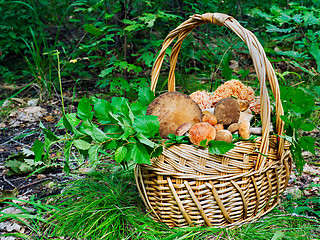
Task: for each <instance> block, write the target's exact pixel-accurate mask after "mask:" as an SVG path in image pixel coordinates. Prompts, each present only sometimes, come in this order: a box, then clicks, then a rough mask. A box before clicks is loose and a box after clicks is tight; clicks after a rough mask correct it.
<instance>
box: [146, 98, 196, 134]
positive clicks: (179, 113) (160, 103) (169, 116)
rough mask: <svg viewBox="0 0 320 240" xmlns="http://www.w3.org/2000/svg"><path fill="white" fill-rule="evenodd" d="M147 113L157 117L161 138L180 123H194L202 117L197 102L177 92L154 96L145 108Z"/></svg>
mask: <svg viewBox="0 0 320 240" xmlns="http://www.w3.org/2000/svg"><path fill="white" fill-rule="evenodd" d="M147 115H155V116H157V117H158V120H159V122H160V129H159V133H160V136H161V137H162V138H166V137H167V136H168V134H170V133H175V131H176V129H177V128H178V127H179V126H180V125H182V124H184V123H191V124H195V123H198V122H200V120H201V118H202V112H201V109H200V107H199V106H198V104H197V103H196V102H195V101H193V100H192V99H191V98H190V97H189V96H188V95H185V94H182V93H179V92H167V93H164V94H161V95H160V96H158V97H157V98H155V99H154V100H153V101H152V102H151V103H150V105H149V106H148V108H147Z"/></svg>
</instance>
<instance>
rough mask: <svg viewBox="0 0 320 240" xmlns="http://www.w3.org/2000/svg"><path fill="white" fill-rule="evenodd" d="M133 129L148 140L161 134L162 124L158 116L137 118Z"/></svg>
mask: <svg viewBox="0 0 320 240" xmlns="http://www.w3.org/2000/svg"><path fill="white" fill-rule="evenodd" d="M133 127H134V129H135V130H136V131H137V132H141V133H142V134H143V135H145V136H146V137H147V138H151V137H153V136H154V135H155V134H156V133H158V132H159V128H160V124H159V121H158V117H157V116H153V115H145V116H136V118H135V120H134V122H133Z"/></svg>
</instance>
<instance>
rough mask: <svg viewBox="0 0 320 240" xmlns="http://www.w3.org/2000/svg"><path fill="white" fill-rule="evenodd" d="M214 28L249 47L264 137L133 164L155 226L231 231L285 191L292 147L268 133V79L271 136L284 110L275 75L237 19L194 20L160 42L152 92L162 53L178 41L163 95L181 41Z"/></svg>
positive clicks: (171, 83) (176, 150)
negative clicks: (221, 149)
mask: <svg viewBox="0 0 320 240" xmlns="http://www.w3.org/2000/svg"><path fill="white" fill-rule="evenodd" d="M206 23H214V24H217V25H219V26H226V27H228V28H229V29H231V30H232V31H234V32H235V33H236V34H237V35H238V36H239V37H240V38H241V39H242V40H243V41H244V42H245V43H246V44H247V46H248V48H249V51H250V55H251V57H252V59H253V63H254V67H255V70H256V72H257V75H258V78H259V81H260V90H261V91H260V101H261V121H262V129H263V130H262V137H258V138H257V139H256V140H255V142H251V141H240V142H237V143H236V147H235V148H233V149H232V150H230V151H229V152H227V153H226V154H223V155H212V154H210V153H209V152H208V150H207V149H201V148H196V147H195V146H193V145H186V144H180V145H173V146H171V147H169V148H165V149H164V151H163V153H162V155H161V156H160V157H158V158H154V159H152V161H151V162H152V164H151V165H136V167H135V178H136V183H137V186H138V190H139V192H140V195H141V197H142V199H143V201H144V203H145V205H146V207H147V210H148V211H149V212H150V214H151V215H152V217H153V218H154V219H155V220H156V221H161V222H164V223H166V224H167V225H168V226H171V227H174V226H179V227H184V226H199V225H207V226H219V227H222V226H225V227H234V226H238V225H241V224H243V223H246V222H249V221H252V220H254V219H257V218H259V217H261V216H262V215H264V214H266V213H267V212H269V211H270V210H272V209H273V208H274V207H275V206H276V204H277V203H278V202H279V197H280V195H281V194H282V193H283V191H284V190H285V188H286V186H287V184H288V180H289V176H290V172H291V165H292V164H291V163H292V159H291V155H290V150H289V147H290V144H289V143H288V142H285V141H284V140H283V139H282V138H279V137H276V136H275V135H274V136H269V129H270V112H271V110H270V100H269V96H268V91H267V87H266V78H267V79H268V80H269V83H270V87H271V90H272V92H273V95H274V97H275V105H276V131H277V134H278V135H281V134H282V132H283V122H282V121H281V119H280V115H283V108H282V105H281V101H280V92H279V86H278V81H277V78H276V76H275V73H274V70H273V68H272V66H271V64H270V62H269V61H268V59H267V57H266V55H265V52H264V50H263V48H262V46H261V44H260V43H259V41H258V40H257V38H256V37H255V36H254V35H253V34H252V33H251V32H250V31H248V30H247V29H245V28H243V27H242V26H241V25H240V24H239V23H238V22H237V21H236V20H235V19H234V18H232V17H230V16H228V15H225V14H220V13H214V14H212V13H206V14H203V15H197V14H196V15H193V16H192V17H191V18H190V19H188V20H187V21H185V22H183V23H182V24H181V25H180V26H178V27H177V28H176V29H174V30H173V31H171V32H170V33H169V35H168V36H167V37H166V39H165V40H164V43H163V45H162V49H161V51H160V53H159V56H158V58H157V59H156V61H155V64H154V66H153V70H152V77H151V89H152V90H153V91H154V90H155V88H156V84H157V80H158V77H159V73H160V68H161V65H162V62H163V59H164V56H165V50H166V49H167V47H168V46H169V45H170V44H171V43H172V41H173V40H174V39H175V38H176V37H178V40H177V41H176V43H175V44H174V46H173V49H172V52H171V56H170V66H171V68H170V73H169V79H168V90H169V91H175V76H174V69H175V66H176V62H177V58H178V53H179V50H180V48H181V44H182V41H183V39H184V38H185V37H186V36H187V35H188V34H189V33H190V32H191V31H192V30H193V29H194V28H195V27H197V26H198V25H202V24H206Z"/></svg>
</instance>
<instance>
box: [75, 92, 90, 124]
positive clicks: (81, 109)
mask: <svg viewBox="0 0 320 240" xmlns="http://www.w3.org/2000/svg"><path fill="white" fill-rule="evenodd" d="M91 104H92V100H91V99H90V98H86V97H84V98H82V99H81V100H80V102H79V104H78V108H77V115H78V116H79V118H80V119H82V120H87V119H89V120H92V118H93V112H92V106H91Z"/></svg>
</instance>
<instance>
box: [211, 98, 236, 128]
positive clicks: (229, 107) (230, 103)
mask: <svg viewBox="0 0 320 240" xmlns="http://www.w3.org/2000/svg"><path fill="white" fill-rule="evenodd" d="M214 115H215V116H216V118H217V120H218V123H221V124H223V125H230V124H232V123H236V122H238V120H239V117H240V105H239V103H238V101H237V100H236V99H234V98H232V97H227V98H223V99H221V100H219V101H218V102H217V104H216V106H215V109H214Z"/></svg>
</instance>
